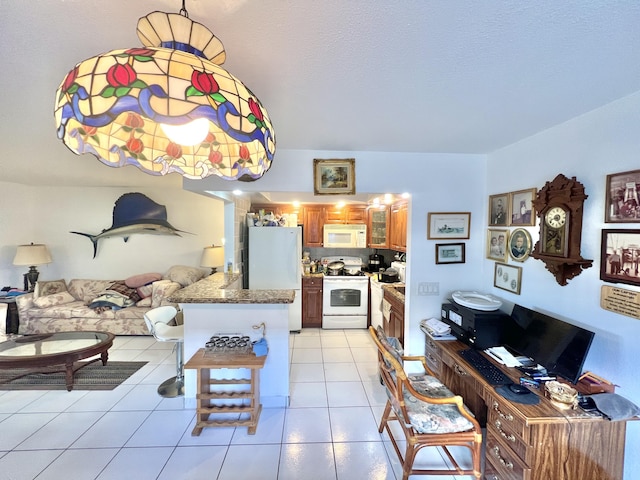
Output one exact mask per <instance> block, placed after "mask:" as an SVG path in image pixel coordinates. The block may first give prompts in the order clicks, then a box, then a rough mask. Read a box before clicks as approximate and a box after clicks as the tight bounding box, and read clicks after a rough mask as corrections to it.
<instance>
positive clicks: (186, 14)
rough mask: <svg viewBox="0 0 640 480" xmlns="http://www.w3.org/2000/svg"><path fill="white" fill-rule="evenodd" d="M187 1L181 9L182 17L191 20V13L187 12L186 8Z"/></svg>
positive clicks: (184, 1) (183, 0)
mask: <svg viewBox="0 0 640 480" xmlns="http://www.w3.org/2000/svg"><path fill="white" fill-rule="evenodd" d="M186 3H187V0H182V8H181V9H180V15H182V16H183V17H186V18H189V12H187V6H186Z"/></svg>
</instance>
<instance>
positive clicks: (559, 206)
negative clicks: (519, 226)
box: [531, 174, 593, 285]
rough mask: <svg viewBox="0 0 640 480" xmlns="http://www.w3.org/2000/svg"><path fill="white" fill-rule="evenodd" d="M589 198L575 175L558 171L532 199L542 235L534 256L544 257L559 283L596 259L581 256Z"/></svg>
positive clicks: (564, 283)
mask: <svg viewBox="0 0 640 480" xmlns="http://www.w3.org/2000/svg"><path fill="white" fill-rule="evenodd" d="M587 197H588V195H586V194H585V193H584V185H582V183H580V182H578V181H577V180H576V177H571V179H569V178H567V177H565V176H564V175H562V174H558V176H557V177H556V178H554V179H553V181H551V182H547V183H546V184H545V186H544V187H543V188H542V189H540V190H538V193H537V195H536V199H535V200H534V201H533V202H532V203H533V206H534V207H535V209H536V212H538V217H540V238H539V239H538V242H537V243H536V244H535V246H534V248H533V252H532V253H531V256H532V257H533V258H537V259H538V260H542V261H543V262H544V263H545V266H546V267H547V270H549V271H550V272H551V273H552V274H553V276H554V277H555V278H556V281H557V282H558V283H559V284H560V285H566V284H567V282H568V281H569V280H571V279H572V278H574V277H576V276H578V275H580V273H581V272H582V270H583V269H585V268H589V267H591V266H592V264H593V260H587V259H584V258H582V256H581V255H580V243H581V240H582V210H583V206H584V201H585V200H586V199H587Z"/></svg>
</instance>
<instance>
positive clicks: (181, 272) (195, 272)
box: [164, 265, 207, 287]
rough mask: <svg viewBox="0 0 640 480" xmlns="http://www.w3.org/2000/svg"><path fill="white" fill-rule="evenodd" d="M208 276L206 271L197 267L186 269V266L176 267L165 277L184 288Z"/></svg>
mask: <svg viewBox="0 0 640 480" xmlns="http://www.w3.org/2000/svg"><path fill="white" fill-rule="evenodd" d="M206 274H207V272H205V271H204V270H201V269H200V268H195V267H186V266H184V265H174V266H173V267H171V268H170V269H169V271H168V272H167V274H166V275H165V277H164V278H165V279H167V280H171V281H172V282H176V283H179V284H180V285H182V286H183V287H186V286H188V285H191V284H192V283H195V282H197V281H198V280H201V279H202V278H204V276H205V275H206Z"/></svg>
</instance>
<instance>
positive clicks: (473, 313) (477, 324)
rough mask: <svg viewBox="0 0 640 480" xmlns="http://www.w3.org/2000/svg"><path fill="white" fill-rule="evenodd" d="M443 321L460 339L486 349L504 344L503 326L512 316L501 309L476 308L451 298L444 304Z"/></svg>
mask: <svg viewBox="0 0 640 480" xmlns="http://www.w3.org/2000/svg"><path fill="white" fill-rule="evenodd" d="M442 321H443V322H445V323H446V324H447V325H449V326H450V327H451V333H452V334H453V335H454V336H455V337H456V338H457V339H458V340H460V341H462V342H464V343H466V344H467V345H471V346H472V347H474V348H477V349H480V350H484V349H485V348H489V347H495V346H497V345H501V344H502V331H503V327H504V326H505V325H506V324H507V323H508V322H510V321H511V318H510V317H509V315H507V314H506V313H504V312H501V311H500V310H494V311H491V312H486V311H482V310H474V309H472V308H467V307H463V306H462V305H459V304H457V303H456V302H454V301H453V300H449V303H443V304H442Z"/></svg>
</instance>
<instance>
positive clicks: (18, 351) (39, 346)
mask: <svg viewBox="0 0 640 480" xmlns="http://www.w3.org/2000/svg"><path fill="white" fill-rule="evenodd" d="M114 338H115V335H113V334H111V333H107V332H57V333H43V334H36V335H23V336H19V337H15V338H12V339H10V340H7V341H4V342H2V343H0V368H3V369H9V368H33V369H38V368H41V369H42V368H46V370H45V371H44V372H42V373H53V372H59V371H61V369H60V368H58V369H52V367H55V366H57V365H60V366H62V365H64V371H65V372H66V376H65V381H66V385H67V390H69V391H71V390H72V389H73V378H74V373H75V372H76V371H77V370H78V369H79V368H82V367H84V366H86V365H88V364H90V363H93V362H97V361H98V360H102V365H106V364H107V359H108V358H109V354H108V350H109V348H111V346H112V345H113V339H114ZM97 355H100V357H99V358H96V359H93V360H91V361H89V362H85V363H83V364H82V365H81V366H79V367H74V364H75V362H77V361H78V360H82V359H84V358H90V357H94V356H97Z"/></svg>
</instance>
